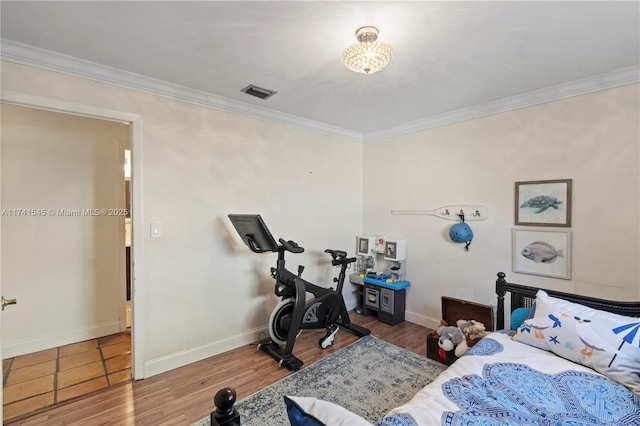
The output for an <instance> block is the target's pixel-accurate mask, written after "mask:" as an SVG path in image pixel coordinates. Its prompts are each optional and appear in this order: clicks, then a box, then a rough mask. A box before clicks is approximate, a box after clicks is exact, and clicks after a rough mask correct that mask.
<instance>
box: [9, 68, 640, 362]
mask: <svg viewBox="0 0 640 426" xmlns="http://www.w3.org/2000/svg"><path fill="white" fill-rule="evenodd" d="M2 65H3V68H2V82H3V89H5V90H12V91H17V92H21V93H26V94H33V95H37V96H42V97H47V98H53V99H57V100H62V101H68V102H75V103H80V104H86V105H93V106H97V107H101V108H108V109H112V110H116V111H125V112H130V113H134V114H138V115H140V116H141V117H142V120H143V126H142V127H143V146H142V151H143V158H142V165H143V171H142V185H143V194H142V203H143V212H142V216H143V226H144V227H145V229H144V232H143V235H144V241H143V242H142V243H143V244H144V262H145V269H144V271H145V273H144V275H143V276H140V277H139V279H140V283H141V285H142V286H143V287H142V288H141V290H142V291H143V293H144V330H141V335H142V336H143V337H142V338H143V339H144V345H143V346H144V353H142V354H138V355H139V356H141V357H143V360H144V363H145V366H146V367H145V368H146V369H147V371H152V372H153V373H154V374H155V373H156V372H160V371H162V370H163V369H166V368H170V367H169V366H176V365H181V364H184V363H186V362H189V361H190V360H195V359H197V357H198V356H206V354H212V353H215V352H216V351H217V350H223V349H226V348H228V347H229V346H230V345H231V346H233V345H237V344H241V343H244V342H246V343H248V342H249V341H252V340H251V339H253V338H255V337H256V335H257V332H258V331H259V330H261V329H263V327H264V326H265V325H266V323H267V319H268V315H269V313H270V311H271V308H272V307H273V306H274V305H275V302H276V299H275V296H274V295H273V282H272V280H271V279H270V277H269V275H268V271H269V267H270V266H272V264H273V262H274V260H275V256H273V255H255V254H252V253H250V252H248V250H246V249H245V248H244V247H243V246H241V245H240V243H239V240H238V239H237V236H236V235H235V234H234V233H233V232H229V227H228V225H229V224H228V221H227V219H226V215H227V214H228V213H260V214H262V216H263V217H264V218H265V220H266V222H267V224H268V225H269V227H270V228H271V230H272V232H273V233H274V235H275V236H276V238H278V237H283V238H286V239H294V240H296V241H298V242H299V243H300V244H301V245H303V246H305V247H306V248H307V252H306V253H305V254H303V255H298V256H295V257H290V258H289V259H290V263H291V266H292V268H294V269H295V267H296V266H297V265H298V264H305V265H307V269H306V270H305V275H307V277H308V278H309V279H311V280H318V281H320V282H323V283H325V284H326V285H329V284H330V279H331V273H332V272H334V271H333V270H332V268H330V267H329V266H328V265H327V264H326V263H325V262H324V261H323V259H325V256H326V255H324V254H323V253H322V250H324V249H325V248H328V247H332V248H344V249H346V250H348V251H349V252H353V250H354V247H353V246H354V235H357V234H361V233H363V232H364V233H371V234H377V233H381V234H387V235H389V234H390V235H399V236H405V237H406V239H407V256H408V258H407V277H408V279H409V280H411V282H412V286H411V288H410V290H409V298H408V302H407V303H408V305H407V310H408V315H407V317H408V318H409V319H410V320H412V321H414V322H418V323H423V324H426V325H433V323H434V322H435V321H437V320H438V319H439V317H440V296H441V295H445V294H446V295H453V296H462V297H465V298H470V299H473V300H476V301H478V302H483V303H494V301H495V297H494V292H493V291H494V281H495V277H496V273H497V272H498V271H505V272H507V274H508V275H507V276H508V278H509V279H510V280H511V281H513V282H520V283H523V284H534V285H541V286H543V287H549V288H557V289H562V290H566V291H577V292H582V293H586V294H592V295H596V296H607V297H609V296H610V297H615V298H634V299H638V298H640V279H639V275H640V274H639V271H638V259H639V246H638V244H639V243H638V241H639V238H638V237H639V229H638V224H639V215H638V210H639V207H640V201H639V198H640V197H639V189H640V177H639V157H640V153H639V140H640V135H639V133H638V132H639V130H638V129H639V127H640V126H639V122H638V116H639V110H638V103H639V101H638V85H633V86H628V87H621V88H618V89H612V90H607V91H603V92H598V93H593V94H590V95H585V96H581V97H578V98H574V99H566V100H562V101H558V102H553V103H548V104H544V105H539V106H535V107H530V108H526V109H521V110H516V111H512V112H507V113H503V114H497V115H494V116H490V117H485V118H482V119H477V120H470V121H467V122H463V123H459V124H455V125H450V126H445V127H440V128H436V129H432V130H428V131H423V132H417V133H414V134H410V135H405V136H401V137H395V138H391V139H388V140H384V141H379V142H371V143H366V144H364V145H361V144H357V143H353V142H349V141H345V140H341V139H338V138H334V137H328V136H323V135H319V134H315V133H311V132H307V131H303V130H299V129H295V128H290V127H287V126H283V125H279V124H274V123H268V122H264V121H261V120H257V119H252V118H248V117H243V116H239V115H236V114H232V113H227V112H222V111H217V110H213V109H210V108H204V107H200V106H197V105H192V104H188V103H184V102H179V101H175V100H170V99H166V98H161V97H158V96H154V95H150V94H145V93H141V92H136V91H133V90H128V89H123V88H119V87H113V86H109V85H106V84H100V83H96V82H92V81H88V80H84V79H80V78H76V77H69V76H65V75H61V74H57V73H52V72H48V71H42V70H37V69H34V68H30V67H25V66H21V65H16V64H12V63H3V64H2ZM134 149H135V148H134ZM134 164H135V160H134ZM556 178H572V179H573V182H574V192H573V195H574V204H573V212H574V213H573V226H572V228H571V231H572V233H573V256H572V261H573V279H572V280H570V281H566V280H558V279H549V278H544V277H538V276H532V275H524V274H515V273H511V272H510V269H511V229H512V228H513V227H514V226H513V205H514V202H513V194H514V182H516V181H526V180H539V179H556ZM446 204H483V205H486V206H487V207H488V209H489V219H488V220H486V221H483V222H473V223H471V225H472V227H473V230H474V233H475V235H476V237H475V239H474V241H473V243H472V245H471V248H470V251H469V252H465V251H464V250H463V248H462V246H461V245H458V244H454V243H451V242H450V241H448V239H447V237H446V233H447V230H448V227H449V226H450V225H451V223H452V222H446V221H443V220H441V219H438V218H435V217H427V216H394V215H391V214H390V211H391V210H392V209H409V210H425V209H430V208H435V207H438V206H441V205H446ZM612 207H615V208H613V211H612V210H611V209H612ZM150 222H161V223H162V227H163V229H162V232H163V236H162V237H161V238H153V239H152V238H150V237H149V234H148V226H149V223H150ZM3 231H4V230H3ZM347 287H348V286H347ZM345 297H346V298H348V299H349V300H350V301H351V302H352V301H353V299H352V295H351V292H350V289H349V288H347V289H346V291H345ZM185 354H186V355H185ZM189 354H195V355H193V356H190V355H189Z"/></svg>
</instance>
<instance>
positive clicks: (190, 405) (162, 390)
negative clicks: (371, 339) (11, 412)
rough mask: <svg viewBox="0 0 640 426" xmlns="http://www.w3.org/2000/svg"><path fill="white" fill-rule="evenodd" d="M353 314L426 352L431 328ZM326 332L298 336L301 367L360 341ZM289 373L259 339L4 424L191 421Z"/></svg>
mask: <svg viewBox="0 0 640 426" xmlns="http://www.w3.org/2000/svg"><path fill="white" fill-rule="evenodd" d="M351 319H352V321H353V322H354V323H356V324H359V325H362V326H364V327H366V328H369V329H370V330H371V332H372V334H373V335H374V336H375V337H377V338H379V339H381V340H385V341H387V342H389V343H392V344H394V345H396V346H400V347H402V348H405V349H407V350H410V351H412V352H415V353H417V354H420V355H422V356H426V344H425V341H426V335H427V333H428V332H429V331H430V330H428V329H427V328H424V327H421V326H419V325H416V324H412V323H409V322H403V323H401V324H398V325H396V326H390V325H387V324H384V323H381V322H379V321H378V320H377V318H376V317H375V316H366V317H365V316H361V315H356V314H354V313H353V312H352V313H351ZM323 335H324V330H305V331H304V332H303V333H302V334H301V335H300V337H299V338H298V340H297V341H296V344H295V347H294V354H295V355H296V356H297V357H298V358H300V359H302V360H303V361H304V366H303V368H305V367H307V366H309V365H311V364H313V363H314V362H316V361H318V360H320V359H322V358H324V357H325V356H327V355H329V354H331V353H334V352H336V351H337V350H339V349H341V348H343V347H345V346H347V345H349V344H351V343H353V342H355V341H356V340H358V338H357V337H356V336H354V335H352V334H350V333H348V332H346V331H344V330H341V331H339V332H338V334H337V337H336V341H335V343H334V345H333V346H332V347H330V348H327V349H324V350H322V349H320V348H319V346H318V339H319V338H321V337H322V336H323ZM290 374H292V373H291V371H289V370H287V369H283V368H280V367H278V364H277V362H276V361H275V360H274V359H273V358H271V357H270V356H269V355H267V354H266V353H264V352H259V351H257V343H256V344H250V345H245V346H242V347H240V348H237V349H234V350H232V351H229V352H225V353H223V354H220V355H217V356H214V357H211V358H207V359H205V360H203V361H199V362H196V363H193V364H190V365H187V366H185V367H181V368H177V369H175V370H172V371H168V372H166V373H163V374H159V375H156V376H153V377H150V378H148V379H145V380H139V381H135V382H129V383H125V384H121V385H118V386H115V387H111V388H108V389H105V390H104V391H101V392H98V393H97V394H94V395H91V396H89V397H87V398H84V399H82V400H78V401H73V402H70V403H68V404H63V405H61V406H57V407H55V408H52V409H50V410H48V411H45V412H42V413H39V414H35V415H33V416H31V417H28V418H25V419H21V420H19V421H16V422H13V423H5V424H14V425H17V424H21V425H43V424H46V425H47V426H56V425H74V424H77V425H83V426H84V425H98V424H100V425H136V426H140V425H154V426H157V425H161V424H167V425H189V424H191V423H193V422H195V421H198V420H200V419H201V418H203V417H206V416H208V415H209V414H210V412H211V411H212V410H213V409H214V406H213V396H214V395H215V393H216V392H217V391H218V390H219V389H220V388H222V387H224V386H232V387H234V388H235V389H236V392H237V394H238V400H240V399H242V398H245V397H247V396H249V395H251V394H253V393H255V392H257V391H259V390H260V389H262V388H264V387H266V386H269V385H270V384H272V383H275V382H277V381H278V380H281V379H283V378H285V377H287V376H289V375H290Z"/></svg>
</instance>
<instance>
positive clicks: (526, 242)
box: [512, 228, 571, 280]
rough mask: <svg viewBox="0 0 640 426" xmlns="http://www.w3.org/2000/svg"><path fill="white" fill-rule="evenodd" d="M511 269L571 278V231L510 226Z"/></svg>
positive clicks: (519, 271)
mask: <svg viewBox="0 0 640 426" xmlns="http://www.w3.org/2000/svg"><path fill="white" fill-rule="evenodd" d="M512 246H513V252H512V270H513V272H518V273H521V274H531V275H542V276H546V277H553V278H561V279H564V280H570V279H571V231H570V230H568V229H554V228H550V229H541V228H528V229H527V228H513V229H512Z"/></svg>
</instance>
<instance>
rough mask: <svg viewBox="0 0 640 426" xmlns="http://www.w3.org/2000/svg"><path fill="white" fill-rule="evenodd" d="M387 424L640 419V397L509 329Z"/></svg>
mask: <svg viewBox="0 0 640 426" xmlns="http://www.w3.org/2000/svg"><path fill="white" fill-rule="evenodd" d="M378 425H380V426H392V425H394V426H396V425H397V426H400V425H403V426H414V425H420V426H425V425H426V426H432V425H443V426H450V425H451V426H453V425H465V426H476V425H478V426H480V425H482V426H492V425H558V426H560V425H563V426H577V425H611V426H613V425H615V426H623V425H624V426H627V425H628V426H631V425H635V426H638V425H640V397H639V396H638V395H637V394H635V393H634V392H632V391H630V390H629V389H627V388H626V387H624V386H622V385H619V384H617V383H615V382H613V381H611V380H609V379H607V378H606V377H604V376H602V375H601V374H599V373H597V372H595V371H594V370H591V369H589V368H587V367H583V366H582V365H579V364H575V363H573V362H571V361H568V360H566V359H564V358H560V357H558V356H557V355H555V354H553V353H551V352H546V351H543V350H540V349H537V348H534V347H531V346H528V345H525V344H523V343H520V342H516V341H513V340H512V339H511V337H510V336H508V335H507V334H505V333H502V332H495V333H492V334H490V335H489V336H487V337H485V338H484V339H482V340H481V341H480V342H479V343H478V344H477V345H476V346H474V347H473V348H472V349H471V350H470V351H469V352H467V354H466V355H464V356H463V357H462V358H460V359H459V360H458V361H456V362H455V363H454V364H453V365H452V366H450V367H449V368H448V369H447V370H446V371H445V372H443V373H442V374H441V375H440V376H439V377H438V378H437V379H436V380H434V381H433V382H432V383H431V384H429V385H428V386H426V387H425V388H424V389H422V390H421V391H420V392H418V393H417V394H416V395H415V396H414V397H413V399H412V400H411V401H409V402H408V403H406V404H404V405H402V406H400V407H397V408H394V409H393V410H391V411H390V412H389V413H388V414H387V416H386V417H385V418H384V419H383V420H381V421H380V422H379V423H378Z"/></svg>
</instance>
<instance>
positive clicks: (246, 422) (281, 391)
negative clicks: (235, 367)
mask: <svg viewBox="0 0 640 426" xmlns="http://www.w3.org/2000/svg"><path fill="white" fill-rule="evenodd" d="M445 369H446V366H445V365H443V364H440V363H439V362H436V361H433V360H430V359H428V358H425V357H423V356H420V355H418V354H415V353H413V352H411V351H408V350H406V349H402V348H399V347H397V346H395V345H392V344H390V343H387V342H384V341H382V340H380V339H377V338H375V337H373V336H365V337H363V338H362V339H360V340H358V341H356V342H355V343H352V344H351V345H349V346H347V347H345V348H342V349H340V350H339V351H336V352H334V353H333V354H331V355H329V356H327V357H326V358H323V359H322V360H320V361H318V362H316V363H314V364H311V365H310V366H308V367H306V368H303V369H302V370H300V371H297V372H295V373H293V374H291V375H290V376H288V377H286V378H284V379H282V380H280V381H278V382H276V383H274V384H273V385H271V386H269V387H266V388H264V389H262V390H261V391H258V392H256V393H254V394H253V395H250V396H248V397H246V398H244V399H242V400H241V401H240V402H238V403H236V408H237V410H238V412H239V413H240V419H241V424H242V425H243V426H251V425H253V426H265V425H269V426H271V425H288V424H289V421H288V418H287V410H286V408H285V404H284V400H283V397H284V396H285V395H293V396H307V397H314V398H319V399H324V400H326V401H331V402H334V403H336V404H339V405H341V406H342V407H344V408H346V409H348V410H350V411H352V412H354V413H356V414H358V415H360V416H362V417H364V418H365V419H367V420H368V421H369V422H371V423H375V422H377V421H378V420H380V419H381V418H382V417H384V415H385V414H386V413H387V412H388V411H389V410H390V409H392V408H394V407H396V406H398V405H401V404H404V403H405V402H407V401H409V400H410V399H411V398H412V397H413V395H415V394H416V393H417V392H418V391H419V390H420V389H422V388H423V387H424V386H425V385H427V384H428V383H431V382H432V381H433V379H435V378H436V377H437V376H438V375H439V374H440V373H441V372H442V371H444V370H445ZM231 385H233V384H231ZM208 425H210V420H209V418H205V419H202V420H200V421H198V422H196V423H194V424H193V426H208Z"/></svg>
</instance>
